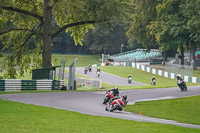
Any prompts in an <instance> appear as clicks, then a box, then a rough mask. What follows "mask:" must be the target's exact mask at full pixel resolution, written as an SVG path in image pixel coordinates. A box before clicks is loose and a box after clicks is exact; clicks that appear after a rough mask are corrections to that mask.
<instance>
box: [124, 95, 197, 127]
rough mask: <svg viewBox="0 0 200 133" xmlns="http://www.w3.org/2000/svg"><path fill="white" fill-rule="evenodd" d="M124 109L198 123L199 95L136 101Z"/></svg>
mask: <svg viewBox="0 0 200 133" xmlns="http://www.w3.org/2000/svg"><path fill="white" fill-rule="evenodd" d="M125 110H127V111H129V112H134V113H140V112H142V115H147V116H151V117H157V118H164V119H169V120H175V121H179V122H183V123H192V124H198V125H200V96H192V97H185V98H179V99H170V100H159V101H146V102H138V103H136V104H135V105H127V106H126V107H125Z"/></svg>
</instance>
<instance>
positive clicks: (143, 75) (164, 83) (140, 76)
mask: <svg viewBox="0 0 200 133" xmlns="http://www.w3.org/2000/svg"><path fill="white" fill-rule="evenodd" d="M101 70H102V71H104V72H108V73H111V74H114V75H117V76H120V77H123V78H128V75H129V74H131V76H132V78H133V80H134V81H137V82H141V83H145V84H147V85H146V86H144V85H139V86H121V87H120V86H119V89H147V88H167V87H177V84H176V80H174V79H170V78H165V77H163V76H159V75H155V74H151V73H148V72H144V71H142V70H139V69H136V68H132V67H113V66H106V67H101ZM153 76H155V77H156V81H157V82H156V85H155V86H152V85H150V83H151V79H152V77H153ZM186 84H187V85H188V86H192V85H199V84H194V83H189V82H187V83H186ZM109 86H110V85H108V84H104V86H103V87H105V88H106V87H109Z"/></svg>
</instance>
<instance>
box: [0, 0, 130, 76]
mask: <svg viewBox="0 0 200 133" xmlns="http://www.w3.org/2000/svg"><path fill="white" fill-rule="evenodd" d="M45 2H46V4H45V3H44V0H23V1H22V0H1V1H0V29H1V30H0V40H1V41H2V43H3V45H4V49H7V50H9V51H10V52H11V54H10V55H8V56H7V58H6V60H5V66H4V67H5V68H6V69H7V71H6V73H5V75H4V76H5V78H17V74H18V72H19V74H20V75H23V73H24V71H26V70H28V69H29V68H30V69H33V68H34V67H30V64H34V65H32V66H40V67H41V64H42V66H43V67H48V66H49V65H51V63H50V62H51V42H52V40H51V39H54V38H55V37H56V36H58V35H59V33H61V32H62V31H66V32H69V33H70V34H71V36H72V37H73V38H74V42H75V44H76V45H78V44H80V45H83V43H82V41H83V39H84V38H83V35H84V34H86V33H87V32H88V31H89V29H94V26H93V25H92V24H94V23H96V25H100V26H102V25H108V26H109V25H111V24H112V23H111V20H112V19H113V18H115V19H120V20H122V19H124V18H126V17H127V14H128V12H129V10H130V7H131V0H113V1H108V0H45ZM44 18H45V19H44ZM47 18H48V19H49V18H50V19H49V20H48V19H47ZM47 21H51V22H50V23H48V22H47ZM47 24H48V25H47ZM41 54H42V61H41V56H40V55H41ZM30 56H34V58H33V60H31V59H30ZM16 68H17V69H16Z"/></svg>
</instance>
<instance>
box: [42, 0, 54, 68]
mask: <svg viewBox="0 0 200 133" xmlns="http://www.w3.org/2000/svg"><path fill="white" fill-rule="evenodd" d="M51 34H52V33H51V10H50V7H49V0H44V20H43V47H42V60H43V61H42V62H43V63H42V66H43V67H50V66H51V53H52V51H51Z"/></svg>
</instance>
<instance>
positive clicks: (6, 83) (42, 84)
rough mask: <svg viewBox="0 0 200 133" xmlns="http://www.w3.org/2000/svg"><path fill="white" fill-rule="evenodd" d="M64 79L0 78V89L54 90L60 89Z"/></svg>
mask: <svg viewBox="0 0 200 133" xmlns="http://www.w3.org/2000/svg"><path fill="white" fill-rule="evenodd" d="M64 82H65V81H64V80H19V79H5V80H0V91H21V90H55V89H58V90H59V89H61V87H62V86H63V85H64Z"/></svg>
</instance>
